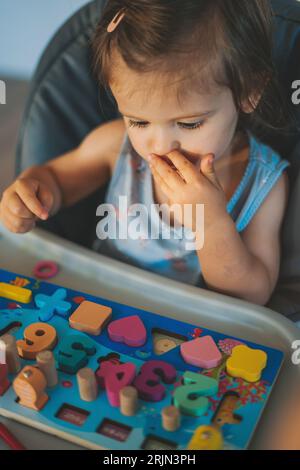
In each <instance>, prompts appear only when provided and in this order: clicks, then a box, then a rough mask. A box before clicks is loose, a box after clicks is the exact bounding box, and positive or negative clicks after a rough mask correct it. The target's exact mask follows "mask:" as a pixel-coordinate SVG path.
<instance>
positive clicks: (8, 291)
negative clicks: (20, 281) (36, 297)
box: [0, 282, 32, 304]
mask: <svg viewBox="0 0 300 470" xmlns="http://www.w3.org/2000/svg"><path fill="white" fill-rule="evenodd" d="M0 297H4V298H5V299H10V300H15V301H16V302H21V303H23V304H29V302H31V299H32V292H31V290H29V289H25V288H24V287H19V286H13V285H12V284H7V283H6V282H0Z"/></svg>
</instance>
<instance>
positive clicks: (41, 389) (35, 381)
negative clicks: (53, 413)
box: [13, 366, 49, 411]
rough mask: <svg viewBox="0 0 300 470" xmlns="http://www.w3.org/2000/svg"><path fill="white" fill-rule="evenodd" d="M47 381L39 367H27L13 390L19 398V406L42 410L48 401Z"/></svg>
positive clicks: (17, 379) (16, 380)
mask: <svg viewBox="0 0 300 470" xmlns="http://www.w3.org/2000/svg"><path fill="white" fill-rule="evenodd" d="M46 387H47V381H46V378H45V376H44V374H43V373H42V371H40V370H39V369H38V368H37V367H34V366H26V367H24V369H22V370H21V372H20V373H19V375H18V376H17V377H16V378H15V380H14V382H13V388H14V391H15V392H16V394H17V396H18V398H19V405H22V406H26V407H27V408H32V409H33V410H36V411H39V410H41V409H42V408H43V407H44V406H45V404H46V403H47V401H48V399H49V398H48V395H47V394H46V393H45V388H46Z"/></svg>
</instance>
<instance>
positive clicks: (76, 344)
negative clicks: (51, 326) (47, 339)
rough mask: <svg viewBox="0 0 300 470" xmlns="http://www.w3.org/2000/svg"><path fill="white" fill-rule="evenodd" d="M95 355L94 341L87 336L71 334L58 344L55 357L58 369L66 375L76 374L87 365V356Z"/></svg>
mask: <svg viewBox="0 0 300 470" xmlns="http://www.w3.org/2000/svg"><path fill="white" fill-rule="evenodd" d="M95 353H96V348H95V345H94V341H93V340H91V339H90V338H89V337H88V336H85V335H81V334H73V335H69V336H66V337H65V338H63V339H62V340H61V341H60V343H59V349H58V353H57V356H56V359H57V361H58V368H59V369H60V370H61V371H63V372H66V373H67V374H76V373H77V372H78V371H79V369H82V368H83V367H85V366H86V365H87V363H88V356H93V355H94V354H95Z"/></svg>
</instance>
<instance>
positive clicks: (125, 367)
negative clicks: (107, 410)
mask: <svg viewBox="0 0 300 470" xmlns="http://www.w3.org/2000/svg"><path fill="white" fill-rule="evenodd" d="M135 375H136V367H135V365H134V364H132V363H131V362H126V363H125V364H112V363H111V362H109V361H105V362H102V364H101V365H100V367H99V369H98V370H97V371H96V377H97V380H98V383H99V385H100V387H102V388H103V387H104V388H105V390H106V393H107V398H108V401H109V403H110V404H111V406H120V391H121V390H122V388H124V387H127V386H128V385H131V384H132V382H133V380H134V378H135Z"/></svg>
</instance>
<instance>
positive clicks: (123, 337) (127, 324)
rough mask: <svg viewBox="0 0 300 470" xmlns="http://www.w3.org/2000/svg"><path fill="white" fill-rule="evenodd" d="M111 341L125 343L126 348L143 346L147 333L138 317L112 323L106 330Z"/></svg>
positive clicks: (121, 319) (133, 316)
mask: <svg viewBox="0 0 300 470" xmlns="http://www.w3.org/2000/svg"><path fill="white" fill-rule="evenodd" d="M107 333H108V336H109V338H110V339H111V340H112V341H115V342H117V343H125V344H127V346H133V347H138V346H143V344H145V343H146V340H147V331H146V328H145V326H144V323H143V322H142V320H141V319H140V317H139V316H138V315H132V316H130V317H124V318H120V319H119V320H114V321H112V322H111V323H110V324H109V325H108V328H107Z"/></svg>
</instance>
